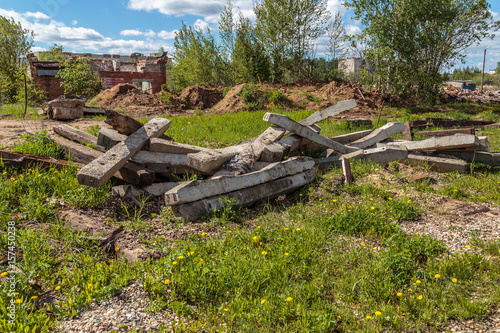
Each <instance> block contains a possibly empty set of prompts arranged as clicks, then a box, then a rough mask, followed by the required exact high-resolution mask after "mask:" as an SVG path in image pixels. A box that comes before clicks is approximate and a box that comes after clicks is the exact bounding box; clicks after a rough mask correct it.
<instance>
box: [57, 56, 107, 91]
mask: <svg viewBox="0 0 500 333" xmlns="http://www.w3.org/2000/svg"><path fill="white" fill-rule="evenodd" d="M63 66H64V69H62V70H60V71H59V73H57V75H56V77H58V78H61V79H62V82H61V87H63V88H64V93H65V94H75V95H77V96H79V97H81V96H86V97H92V96H95V95H97V94H98V93H99V92H100V91H101V90H102V89H103V88H104V84H103V82H102V80H101V79H100V78H99V76H98V75H97V73H96V72H95V71H94V70H93V69H92V68H91V67H90V60H89V59H88V58H85V57H81V58H77V59H74V60H73V59H68V60H66V61H64V63H63Z"/></svg>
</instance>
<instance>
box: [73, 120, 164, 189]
mask: <svg viewBox="0 0 500 333" xmlns="http://www.w3.org/2000/svg"><path fill="white" fill-rule="evenodd" d="M169 126H170V120H168V119H165V118H154V119H152V120H150V121H149V122H148V123H147V124H145V125H144V126H143V127H141V128H140V129H139V130H138V131H137V132H135V133H133V134H132V135H130V136H129V137H128V138H127V139H126V140H125V141H123V142H120V143H119V144H117V145H116V146H114V147H113V148H111V149H110V150H108V151H107V152H106V153H104V154H103V155H101V156H99V157H98V158H96V159H95V160H93V161H92V162H91V163H89V164H87V165H86V166H85V167H83V168H82V169H81V170H80V171H79V172H78V174H77V179H78V182H79V183H80V184H82V185H87V186H92V187H99V186H101V185H104V184H105V183H106V182H107V181H108V180H109V179H110V178H111V176H112V175H113V174H114V173H115V172H116V171H118V170H120V168H121V167H122V166H123V165H124V164H125V163H126V162H127V161H128V160H129V159H130V158H131V157H132V156H134V154H135V153H137V152H138V151H139V150H140V149H141V148H142V147H143V146H144V145H145V144H146V143H147V142H148V140H149V139H150V138H152V137H158V136H160V135H162V134H163V133H164V132H165V131H166V130H167V128H168V127H169Z"/></svg>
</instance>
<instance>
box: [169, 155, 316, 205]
mask: <svg viewBox="0 0 500 333" xmlns="http://www.w3.org/2000/svg"><path fill="white" fill-rule="evenodd" d="M313 167H314V160H313V159H312V158H309V157H297V158H291V159H289V160H287V161H284V162H278V163H273V164H270V165H268V166H267V167H264V168H262V169H260V170H259V171H255V172H251V173H247V174H243V175H240V176H228V177H221V178H212V179H208V180H203V181H197V180H195V181H191V182H185V183H182V184H180V185H179V186H177V187H175V188H173V189H171V190H170V191H168V192H167V193H165V204H166V205H180V204H184V203H188V202H193V201H198V200H201V199H204V198H209V197H213V196H216V195H223V194H224V193H229V192H233V191H238V190H240V189H243V188H247V187H252V186H255V185H258V184H262V183H266V182H270V181H273V180H275V179H278V178H282V177H287V176H290V175H294V174H297V173H302V172H304V171H306V170H309V169H311V168H313Z"/></svg>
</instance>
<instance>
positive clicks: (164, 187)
mask: <svg viewBox="0 0 500 333" xmlns="http://www.w3.org/2000/svg"><path fill="white" fill-rule="evenodd" d="M178 185H179V183H178V182H167V183H154V184H151V185H148V186H144V187H136V186H133V185H120V186H113V194H114V195H116V196H120V197H122V198H123V197H134V198H137V197H140V196H143V195H146V196H153V197H160V196H162V195H164V194H165V192H167V191H169V190H171V189H173V188H174V187H176V186H178Z"/></svg>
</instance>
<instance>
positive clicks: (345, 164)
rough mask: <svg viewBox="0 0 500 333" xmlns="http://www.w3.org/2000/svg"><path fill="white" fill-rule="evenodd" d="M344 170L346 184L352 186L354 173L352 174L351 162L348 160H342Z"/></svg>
mask: <svg viewBox="0 0 500 333" xmlns="http://www.w3.org/2000/svg"><path fill="white" fill-rule="evenodd" d="M341 161H342V170H343V171H344V178H345V183H346V184H348V185H351V184H352V172H351V162H349V159H348V158H342V159H341Z"/></svg>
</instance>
